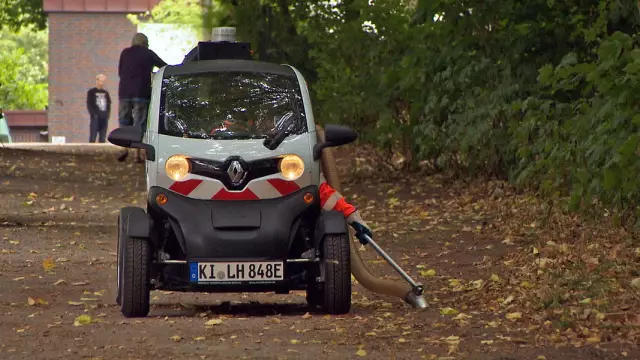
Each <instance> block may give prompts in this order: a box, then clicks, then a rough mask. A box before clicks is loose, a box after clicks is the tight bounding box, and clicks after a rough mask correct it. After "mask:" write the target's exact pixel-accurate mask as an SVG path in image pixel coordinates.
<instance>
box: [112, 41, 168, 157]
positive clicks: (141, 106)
mask: <svg viewBox="0 0 640 360" xmlns="http://www.w3.org/2000/svg"><path fill="white" fill-rule="evenodd" d="M131 44H132V45H131V46H130V47H128V48H125V49H124V50H122V52H121V53H120V62H119V64H118V75H119V76H120V84H119V86H118V99H119V100H118V101H119V104H120V106H119V109H118V110H119V111H118V112H119V114H118V117H119V119H118V121H119V124H120V126H131V125H134V126H139V127H140V129H141V130H142V131H143V132H144V130H145V128H146V124H147V111H148V109H149V101H150V99H151V72H152V71H153V68H154V67H158V68H161V67H163V66H166V65H167V63H166V62H164V61H163V60H162V59H161V58H160V57H159V56H158V55H157V54H156V53H155V52H153V50H151V49H149V39H148V38H147V36H146V35H144V34H142V33H136V34H135V35H134V36H133V40H132V42H131ZM137 150H138V151H136V161H137V162H142V158H141V156H140V150H139V149H137ZM127 155H128V152H127V151H126V150H125V152H124V153H123V154H122V155H120V156H119V157H118V160H120V161H124V160H125V159H126V158H127Z"/></svg>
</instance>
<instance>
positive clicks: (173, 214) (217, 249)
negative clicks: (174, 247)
mask: <svg viewBox="0 0 640 360" xmlns="http://www.w3.org/2000/svg"><path fill="white" fill-rule="evenodd" d="M160 193H163V194H165V195H166V196H167V198H168V201H167V202H166V204H164V205H159V204H158V203H157V202H156V200H155V199H156V196H157V195H158V194H160ZM307 193H311V194H313V201H312V202H311V203H306V202H305V200H304V196H305V194H307ZM318 195H319V194H318V187H317V186H314V185H312V186H308V187H305V188H302V189H300V190H298V191H296V192H294V193H291V194H289V195H287V196H283V197H280V198H275V199H264V200H200V199H192V198H189V197H186V196H183V195H180V194H177V193H175V192H172V191H170V190H167V189H164V188H161V187H156V186H154V187H151V188H150V189H149V195H148V204H149V207H150V208H151V209H152V210H153V212H156V213H158V214H160V215H164V216H167V217H168V218H169V219H170V221H171V222H172V223H173V227H174V232H176V236H177V238H178V242H179V243H180V247H181V248H182V250H183V252H184V254H185V257H186V260H189V261H191V260H200V261H216V260H223V261H235V260H239V261H241V260H246V259H252V260H276V259H286V258H287V256H288V254H289V250H290V248H291V245H292V243H293V241H294V237H295V234H296V230H297V226H298V224H299V223H300V220H301V219H302V218H303V217H317V216H318V214H319V213H320V201H319V196H318Z"/></svg>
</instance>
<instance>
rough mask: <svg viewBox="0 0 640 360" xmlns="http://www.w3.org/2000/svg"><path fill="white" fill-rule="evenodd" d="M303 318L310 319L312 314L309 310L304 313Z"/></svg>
mask: <svg viewBox="0 0 640 360" xmlns="http://www.w3.org/2000/svg"><path fill="white" fill-rule="evenodd" d="M302 318H303V319H310V318H311V314H309V313H308V312H307V313H305V314H304V315H302Z"/></svg>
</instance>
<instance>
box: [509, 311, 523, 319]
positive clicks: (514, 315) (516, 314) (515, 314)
mask: <svg viewBox="0 0 640 360" xmlns="http://www.w3.org/2000/svg"><path fill="white" fill-rule="evenodd" d="M505 317H506V318H507V319H509V320H517V319H520V318H522V313H521V312H512V313H508V314H507V315H505Z"/></svg>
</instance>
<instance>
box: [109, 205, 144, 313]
mask: <svg viewBox="0 0 640 360" xmlns="http://www.w3.org/2000/svg"><path fill="white" fill-rule="evenodd" d="M140 210H142V209H141V208H138V207H134V206H127V207H123V208H121V209H120V214H118V240H117V242H116V251H117V253H116V254H117V256H116V257H117V262H116V266H117V270H116V271H117V277H116V279H117V280H116V283H117V294H116V303H117V304H118V305H122V261H121V260H122V253H123V252H124V251H125V250H124V247H123V244H124V243H125V241H124V240H122V241H121V239H125V238H127V218H128V217H129V214H131V213H133V212H136V211H140ZM143 211H144V210H143Z"/></svg>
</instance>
